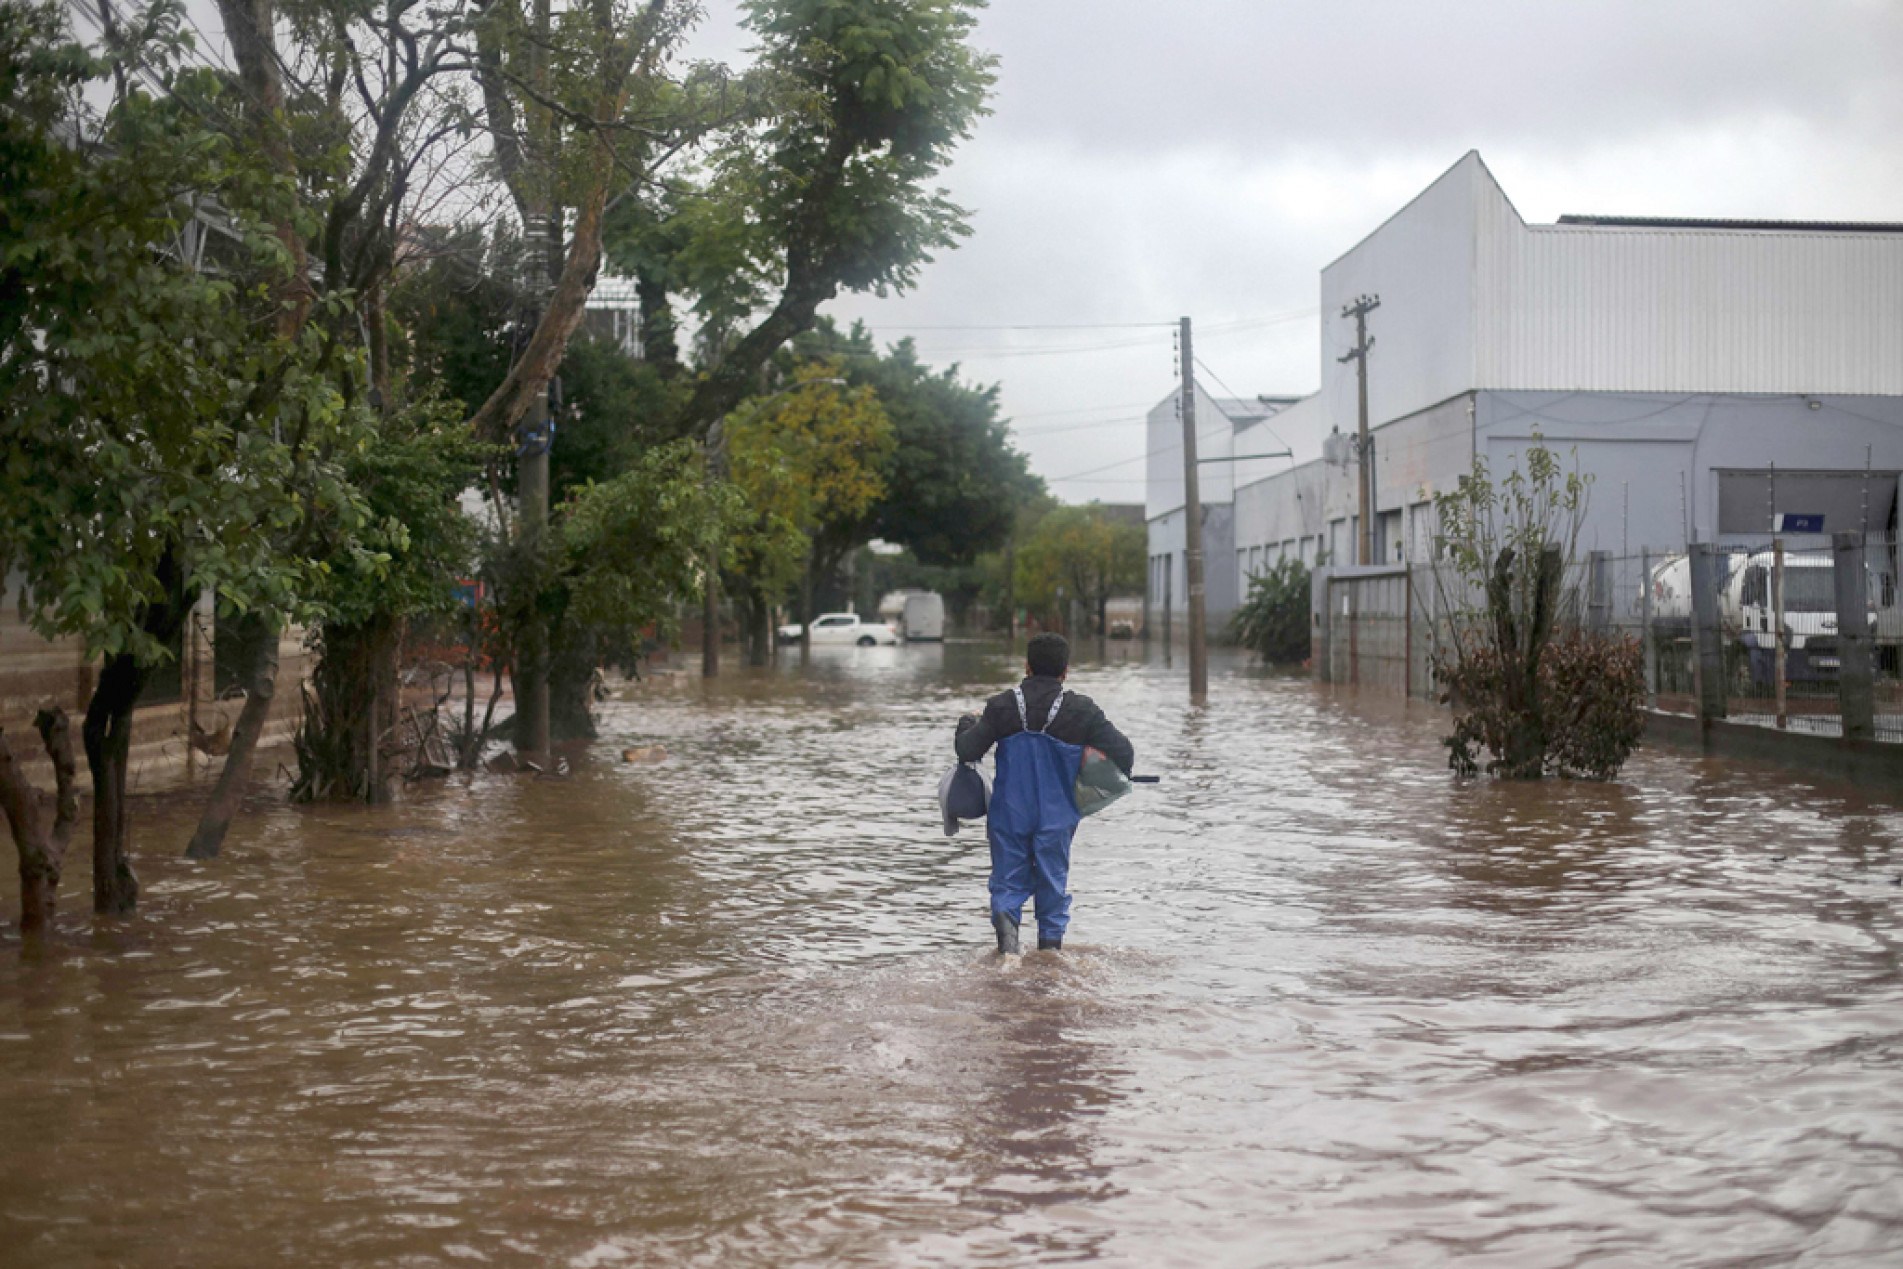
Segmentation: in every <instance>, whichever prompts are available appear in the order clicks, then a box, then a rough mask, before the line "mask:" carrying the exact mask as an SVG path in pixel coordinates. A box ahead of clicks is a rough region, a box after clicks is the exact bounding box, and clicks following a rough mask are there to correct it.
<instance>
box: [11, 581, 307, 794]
mask: <svg viewBox="0 0 1903 1269" xmlns="http://www.w3.org/2000/svg"><path fill="white" fill-rule="evenodd" d="M213 626H214V618H213V615H212V607H211V603H210V598H209V596H208V597H206V599H205V600H203V601H201V602H200V603H199V605H198V606H197V607H196V608H194V609H193V611H192V615H191V618H190V621H189V624H188V626H187V629H186V632H185V639H184V655H183V657H182V659H181V663H180V666H179V675H178V681H179V690H178V691H177V693H176V694H171V693H167V694H165V698H164V699H159V700H150V699H148V701H147V703H144V704H141V705H140V706H139V707H138V708H137V709H135V710H134V711H133V715H132V761H131V766H130V769H129V771H128V774H127V784H128V786H129V787H130V788H131V789H132V790H133V791H134V792H152V791H155V790H159V789H165V788H170V787H173V786H176V785H179V784H183V783H187V782H190V781H192V780H195V779H201V778H204V777H207V776H212V775H216V774H217V772H218V771H219V769H220V768H222V767H223V765H224V759H223V757H222V756H219V755H217V754H212V753H207V752H205V748H204V747H203V746H194V745H193V744H192V735H193V733H194V729H196V730H197V732H198V733H199V734H200V735H201V737H207V738H215V737H217V736H219V735H220V733H221V732H222V733H223V734H224V735H225V736H226V737H229V734H230V728H231V727H232V726H233V725H234V724H235V723H236V722H237V720H238V711H239V709H240V708H242V706H243V703H244V702H243V700H242V698H235V699H230V700H218V699H216V696H217V693H216V681H215V673H214V657H213V650H212V631H213ZM309 655H310V654H309V652H308V651H307V650H306V648H305V646H304V639H303V632H302V631H299V630H292V631H289V632H287V633H286V634H285V635H284V636H283V638H282V639H281V640H280V642H279V645H278V656H279V663H278V690H277V694H276V696H275V697H274V698H273V701H272V708H271V718H270V720H269V722H267V724H266V727H265V734H264V737H263V744H264V745H265V746H275V745H282V744H286V743H288V742H289V740H290V738H291V733H292V732H293V731H294V730H295V729H296V726H297V721H298V719H299V718H300V717H301V715H302V710H303V701H302V698H301V695H300V693H299V691H298V685H299V684H300V683H301V682H302V681H303V679H304V677H305V674H306V672H307V669H308V661H309ZM97 680H98V662H97V661H96V660H94V659H93V658H89V657H88V656H86V652H85V647H84V645H83V644H82V643H81V642H80V641H79V640H78V639H74V638H60V639H50V640H49V639H44V638H41V637H40V635H39V634H37V633H36V632H35V631H34V630H33V629H32V628H31V627H29V626H27V625H26V624H25V623H23V622H21V620H20V617H19V606H18V603H17V601H16V599H15V597H14V594H13V593H0V728H4V729H5V731H6V734H7V740H8V743H9V744H11V745H12V747H13V751H14V756H15V757H16V758H19V759H20V760H21V762H22V766H23V767H24V768H25V769H26V771H27V773H28V775H29V776H30V777H31V778H33V779H35V780H37V781H39V782H40V784H41V786H42V787H43V788H46V789H49V790H50V789H51V788H52V768H51V765H50V764H49V763H47V761H46V759H45V753H44V751H43V750H42V749H41V748H40V742H39V737H38V736H37V735H35V734H34V732H33V730H32V720H33V716H34V714H36V713H37V712H38V711H40V710H41V709H46V708H52V707H59V708H63V709H64V710H65V711H66V712H67V714H68V715H69V716H70V717H71V718H72V720H73V725H74V727H75V729H77V728H78V726H79V725H80V723H81V721H82V720H83V719H84V717H85V713H86V704H87V702H88V700H89V699H90V698H91V696H92V690H93V685H94V683H96V682H97ZM151 695H152V693H148V697H150V696H151ZM210 747H212V748H222V745H219V744H217V743H216V742H215V741H212V742H211V743H210ZM74 757H75V758H76V759H77V760H78V763H79V781H80V787H81V788H82V789H89V788H90V787H91V783H90V776H89V775H88V773H87V770H86V760H85V756H84V754H83V752H82V751H81V750H80V748H79V746H78V740H77V737H75V744H74Z"/></svg>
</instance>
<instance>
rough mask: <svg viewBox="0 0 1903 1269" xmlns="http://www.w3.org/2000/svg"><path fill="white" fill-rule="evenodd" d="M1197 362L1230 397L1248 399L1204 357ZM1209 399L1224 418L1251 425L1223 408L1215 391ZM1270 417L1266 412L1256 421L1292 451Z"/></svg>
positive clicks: (1239, 424)
mask: <svg viewBox="0 0 1903 1269" xmlns="http://www.w3.org/2000/svg"><path fill="white" fill-rule="evenodd" d="M1196 364H1197V365H1199V366H1201V367H1202V368H1203V369H1204V370H1208V371H1209V377H1210V378H1211V379H1214V380H1215V381H1216V386H1217V387H1218V388H1221V389H1222V390H1223V391H1224V392H1227V393H1228V394H1229V396H1230V398H1231V399H1233V400H1236V401H1243V400H1247V398H1246V397H1244V396H1243V395H1242V394H1241V393H1240V392H1237V391H1236V390H1235V389H1234V388H1232V387H1230V386H1229V385H1228V384H1226V383H1224V382H1223V381H1222V376H1221V375H1219V374H1217V373H1216V372H1215V371H1213V370H1210V369H1209V363H1208V362H1206V361H1204V360H1203V359H1202V358H1201V357H1198V358H1196ZM1209 399H1210V400H1211V401H1214V402H1215V403H1216V410H1217V412H1218V413H1219V414H1221V415H1222V416H1223V417H1224V418H1226V419H1228V420H1229V421H1230V422H1231V423H1234V424H1235V425H1236V426H1238V427H1243V426H1250V424H1247V423H1245V422H1244V420H1242V419H1239V418H1237V417H1236V416H1235V415H1233V414H1231V413H1229V411H1227V410H1225V409H1223V408H1222V402H1221V401H1220V400H1219V399H1218V398H1217V397H1216V395H1215V394H1214V393H1211V394H1210V397H1209ZM1259 399H1260V398H1258V400H1259ZM1269 417H1270V416H1269V415H1266V414H1265V415H1263V416H1262V417H1261V418H1259V419H1256V420H1255V422H1256V423H1260V424H1261V425H1262V430H1263V431H1265V432H1267V433H1268V434H1269V435H1270V436H1273V437H1275V443H1276V444H1277V445H1280V446H1281V447H1282V448H1283V449H1286V450H1291V451H1292V450H1293V449H1294V446H1292V445H1290V444H1289V443H1288V442H1287V441H1285V440H1283V439H1282V436H1281V433H1279V432H1277V431H1276V430H1275V429H1274V428H1272V427H1270V426H1269V424H1268V419H1269ZM1290 461H1291V462H1293V461H1294V460H1293V459H1292V458H1291V459H1290Z"/></svg>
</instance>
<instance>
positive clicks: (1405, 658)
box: [1401, 564, 1414, 697]
mask: <svg viewBox="0 0 1903 1269" xmlns="http://www.w3.org/2000/svg"><path fill="white" fill-rule="evenodd" d="M1401 576H1402V587H1401V589H1402V593H1403V599H1402V603H1403V604H1405V605H1406V608H1405V609H1404V611H1403V614H1402V618H1401V695H1402V696H1404V697H1411V696H1413V695H1414V566H1413V565H1412V564H1405V565H1403V566H1402V575H1401Z"/></svg>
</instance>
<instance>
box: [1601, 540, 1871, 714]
mask: <svg viewBox="0 0 1903 1269" xmlns="http://www.w3.org/2000/svg"><path fill="white" fill-rule="evenodd" d="M1588 567H1589V568H1592V569H1597V570H1598V571H1599V572H1601V573H1603V574H1604V575H1605V576H1606V577H1607V582H1606V583H1605V585H1606V587H1607V588H1608V589H1609V590H1610V592H1611V606H1610V612H1609V620H1608V622H1607V624H1609V625H1610V626H1611V627H1612V628H1614V629H1617V630H1619V631H1621V632H1623V633H1625V634H1628V635H1630V636H1631V637H1633V638H1635V639H1637V640H1639V641H1640V644H1641V646H1642V647H1643V648H1644V650H1645V665H1646V682H1647V684H1648V686H1649V688H1650V691H1651V693H1652V697H1653V704H1654V706H1655V707H1656V708H1658V709H1661V710H1664V711H1666V712H1669V713H1683V714H1699V713H1701V712H1702V713H1704V714H1706V715H1707V716H1710V717H1718V718H1727V719H1730V720H1731V721H1733V722H1743V723H1754V724H1759V725H1762V726H1765V727H1773V728H1779V729H1783V730H1788V731H1795V732H1807V733H1810V734H1813V735H1825V736H1842V735H1845V734H1846V726H1848V734H1849V735H1851V736H1853V737H1855V736H1868V737H1871V738H1874V739H1877V740H1886V741H1903V674H1900V671H1903V665H1900V664H1899V660H1900V658H1899V652H1903V608H1900V607H1899V606H1898V594H1897V592H1898V587H1897V574H1898V570H1897V551H1896V545H1895V540H1894V538H1893V537H1892V536H1891V535H1888V534H1874V533H1872V534H1865V535H1854V536H1852V535H1845V536H1843V537H1840V538H1839V539H1837V540H1836V541H1834V542H1832V541H1829V540H1826V539H1823V538H1821V537H1817V536H1808V537H1802V538H1793V539H1790V540H1788V541H1785V540H1777V539H1758V540H1753V541H1744V542H1728V543H1718V544H1713V545H1705V546H1699V547H1693V548H1691V549H1684V548H1679V549H1675V550H1674V549H1666V550H1649V551H1642V552H1639V553H1637V554H1633V555H1623V556H1593V557H1590V562H1589V565H1588ZM1859 601H1861V602H1860V603H1859ZM1858 607H1860V608H1861V618H1860V619H1859V617H1858V614H1857V608H1858ZM1588 609H1589V611H1590V605H1588ZM1588 624H1589V625H1590V624H1593V623H1592V622H1591V620H1590V618H1589V620H1588ZM1846 719H1847V720H1848V724H1846Z"/></svg>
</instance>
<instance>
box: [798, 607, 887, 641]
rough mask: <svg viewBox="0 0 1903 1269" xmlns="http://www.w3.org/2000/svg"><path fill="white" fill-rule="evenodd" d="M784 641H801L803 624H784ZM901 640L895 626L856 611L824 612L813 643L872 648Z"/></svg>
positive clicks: (817, 622) (815, 624)
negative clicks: (861, 615)
mask: <svg viewBox="0 0 1903 1269" xmlns="http://www.w3.org/2000/svg"><path fill="white" fill-rule="evenodd" d="M776 633H777V635H778V637H779V640H780V642H781V643H798V642H799V641H800V625H799V623H798V622H794V623H793V624H792V625H790V626H781V627H780V628H779V630H778V631H777V632H776ZM898 641H899V632H898V631H896V630H894V629H893V628H892V627H891V626H887V625H883V624H881V623H878V622H872V621H861V620H859V614H858V613H855V612H829V613H822V614H821V615H820V616H818V617H815V618H814V619H813V646H814V647H816V648H817V647H825V646H834V647H837V646H840V645H845V646H849V647H851V646H857V647H861V648H870V647H873V646H874V645H876V644H887V645H890V644H895V643H897V642H898Z"/></svg>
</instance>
